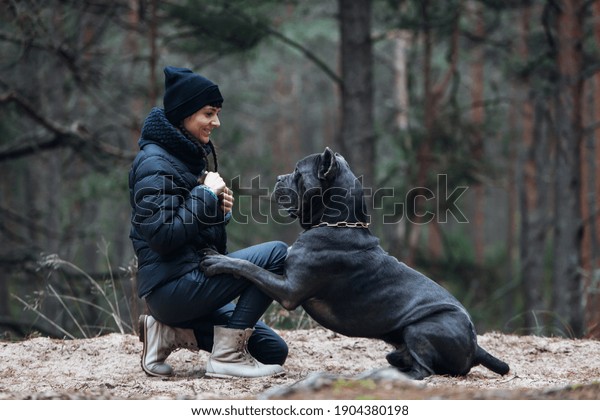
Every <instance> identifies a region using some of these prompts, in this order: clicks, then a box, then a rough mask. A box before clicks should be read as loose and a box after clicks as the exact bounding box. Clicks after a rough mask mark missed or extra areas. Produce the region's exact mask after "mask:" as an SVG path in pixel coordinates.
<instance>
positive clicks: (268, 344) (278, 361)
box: [248, 322, 289, 365]
mask: <svg viewBox="0 0 600 420" xmlns="http://www.w3.org/2000/svg"><path fill="white" fill-rule="evenodd" d="M260 324H262V322H259V324H257V326H256V329H255V332H254V334H253V335H252V337H250V340H249V341H248V350H249V351H250V354H252V356H253V357H254V358H255V359H256V360H258V361H259V362H261V363H264V364H269V365H273V364H275V365H283V364H284V363H285V361H286V359H287V357H288V353H289V348H288V345H287V343H286V342H285V341H284V339H283V338H281V337H280V336H279V335H277V334H276V333H275V331H273V330H271V329H270V328H268V327H267V326H266V325H260Z"/></svg>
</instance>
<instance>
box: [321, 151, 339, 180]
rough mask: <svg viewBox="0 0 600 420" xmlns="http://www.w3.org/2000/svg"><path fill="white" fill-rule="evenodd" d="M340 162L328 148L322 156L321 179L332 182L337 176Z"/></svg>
mask: <svg viewBox="0 0 600 420" xmlns="http://www.w3.org/2000/svg"><path fill="white" fill-rule="evenodd" d="M337 171H338V161H337V159H336V157H335V153H333V151H332V150H331V149H330V148H329V147H326V148H325V151H324V152H323V153H322V154H321V164H320V165H319V179H322V180H323V181H331V180H332V179H333V178H335V176H336V175H337Z"/></svg>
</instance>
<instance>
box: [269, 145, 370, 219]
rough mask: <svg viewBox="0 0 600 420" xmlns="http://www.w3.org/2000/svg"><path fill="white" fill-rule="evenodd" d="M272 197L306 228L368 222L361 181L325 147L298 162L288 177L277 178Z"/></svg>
mask: <svg viewBox="0 0 600 420" xmlns="http://www.w3.org/2000/svg"><path fill="white" fill-rule="evenodd" d="M273 194H274V197H275V200H276V201H277V204H278V205H279V207H280V208H282V209H285V210H286V211H287V212H288V214H289V215H290V216H291V217H294V218H297V219H298V220H299V222H300V225H301V226H302V227H303V228H305V229H308V228H310V227H312V226H315V225H317V224H319V223H321V222H328V223H336V222H367V218H368V216H367V212H366V206H365V203H364V198H363V190H362V186H361V184H360V181H359V180H358V179H357V178H356V176H354V174H353V173H352V171H351V170H350V166H349V165H348V163H347V162H346V160H345V159H344V158H343V156H342V155H340V154H339V153H334V152H332V151H331V149H329V148H328V147H327V148H325V151H324V152H323V153H320V154H318V153H317V154H314V155H309V156H307V157H305V158H304V159H302V160H300V161H298V163H297V164H296V168H295V169H294V172H292V173H291V174H287V175H280V176H278V177H277V183H276V184H275V190H274V192H273Z"/></svg>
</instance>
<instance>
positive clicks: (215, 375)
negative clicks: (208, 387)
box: [204, 372, 285, 379]
mask: <svg viewBox="0 0 600 420" xmlns="http://www.w3.org/2000/svg"><path fill="white" fill-rule="evenodd" d="M204 376H207V377H209V378H215V379H259V378H280V377H282V376H285V372H280V373H274V374H273V375H264V376H234V375H224V374H222V373H208V372H206V373H205V374H204Z"/></svg>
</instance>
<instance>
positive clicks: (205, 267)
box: [200, 254, 237, 277]
mask: <svg viewBox="0 0 600 420" xmlns="http://www.w3.org/2000/svg"><path fill="white" fill-rule="evenodd" d="M233 261H234V260H233V259H232V258H229V257H226V256H225V255H221V254H210V255H206V256H205V257H204V258H202V260H201V261H200V268H201V269H202V271H203V272H204V274H205V275H206V276H208V277H212V276H216V275H217V274H234V275H235V272H234V270H235V264H234V263H233ZM236 277H237V276H236Z"/></svg>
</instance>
